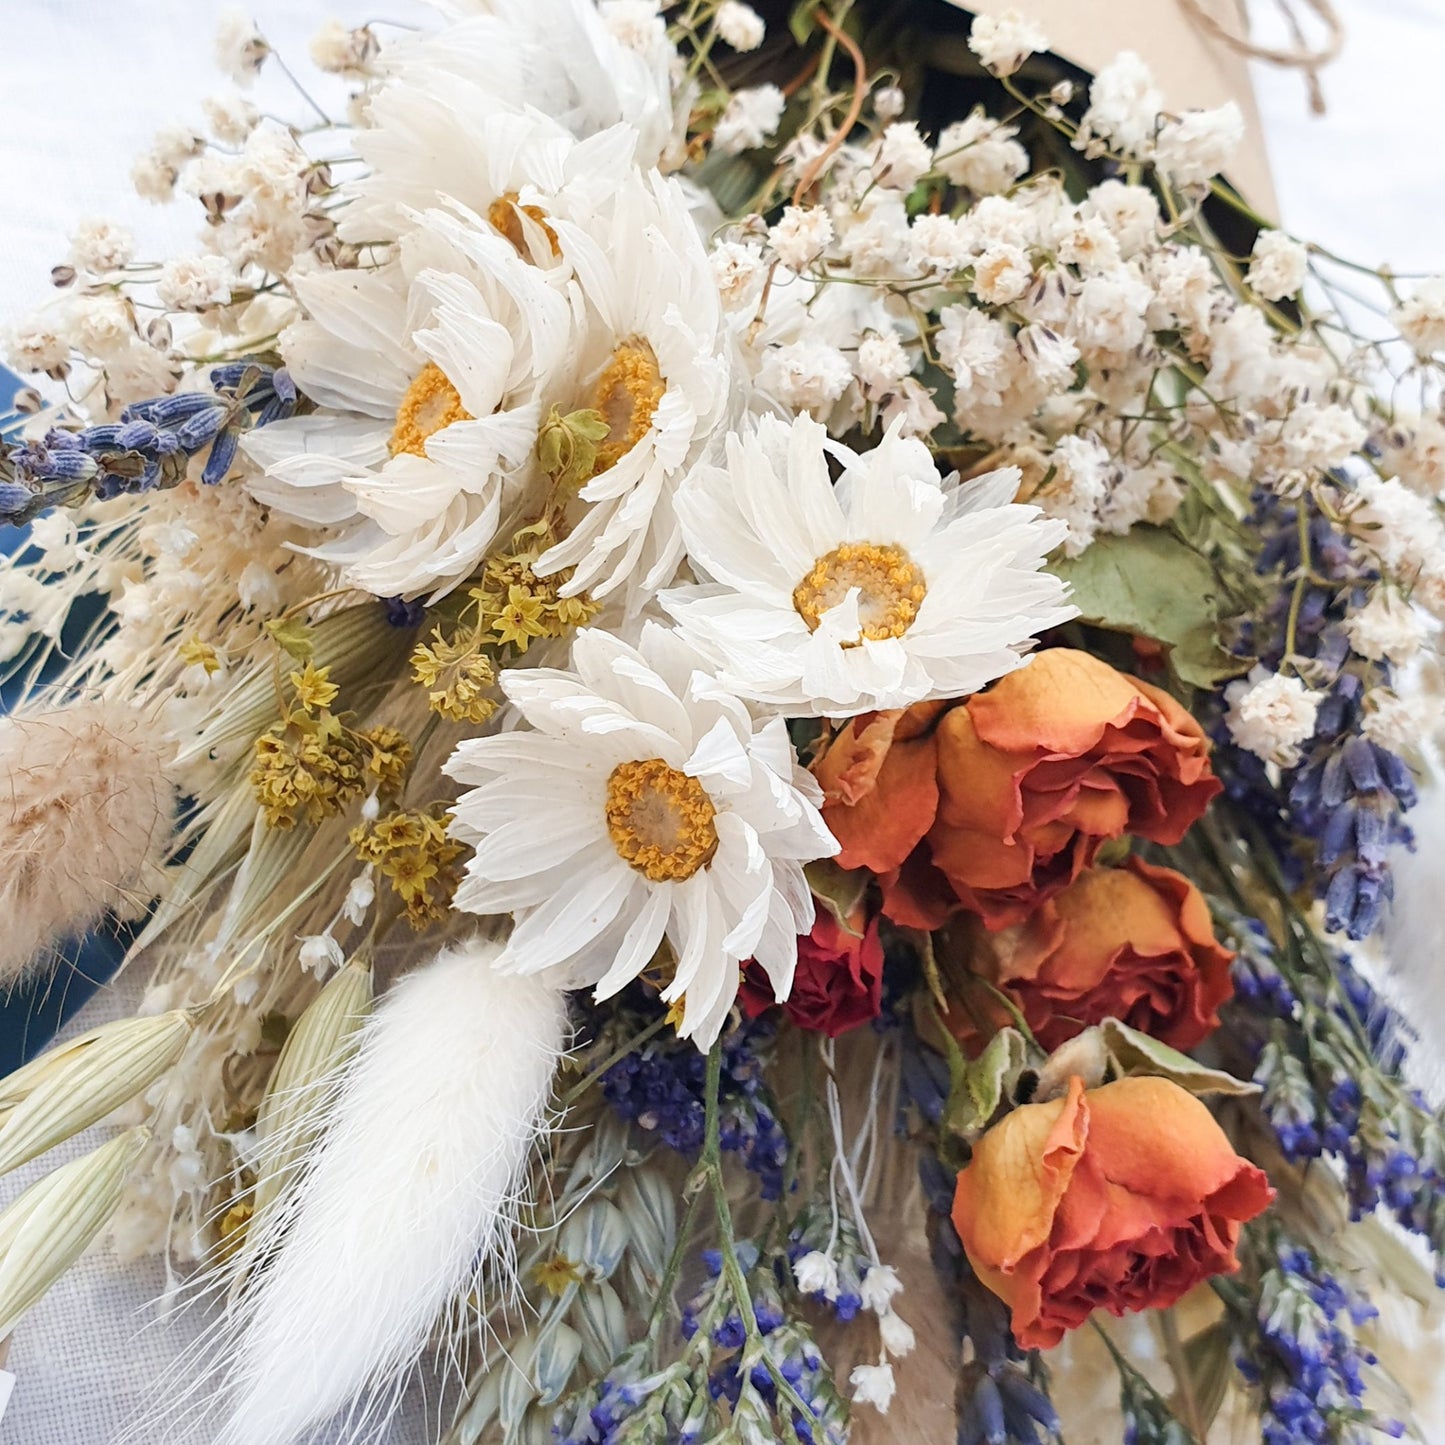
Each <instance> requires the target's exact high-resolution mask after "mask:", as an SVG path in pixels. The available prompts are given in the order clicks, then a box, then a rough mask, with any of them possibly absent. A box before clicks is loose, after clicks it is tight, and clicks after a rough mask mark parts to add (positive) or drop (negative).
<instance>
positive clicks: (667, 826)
mask: <svg viewBox="0 0 1445 1445" xmlns="http://www.w3.org/2000/svg"><path fill="white" fill-rule="evenodd" d="M716 816H717V809H716V808H714V807H713V803H712V799H711V798H709V797H708V795H707V793H706V791H705V790H704V788H703V786H702V784H701V783H699V782H698V780H697V779H696V778H690V777H688V775H687V774H686V773H680V772H678V770H677V769H676V768H670V767H668V765H667V764H666V763H665V762H663V761H662V759H661V758H647V759H646V760H644V761H642V762H636V763H618V765H617V766H616V767H615V768H613V770H612V772H611V773H610V774H609V776H608V779H607V832H608V834H609V836H610V837H611V839H612V846H613V847H614V848H616V849H617V853H618V856H619V857H620V858H621V859H622V861H623V862H624V863H626V864H628V865H629V866H630V867H633V868H636V869H637V871H638V872H639V873H641V874H642V876H643V877H644V878H647V879H650V880H651V881H652V882H653V883H668V882H678V883H680V882H681V881H682V880H683V879H685V878H691V877H692V875H693V874H694V873H696V872H697V870H698V869H699V868H701V867H703V866H705V865H706V864H707V863H708V862H709V861H710V860H711V858H712V855H713V854H714V853H716V852H717V828H716V826H715V825H714V823H713V819H714V818H715V817H716Z"/></svg>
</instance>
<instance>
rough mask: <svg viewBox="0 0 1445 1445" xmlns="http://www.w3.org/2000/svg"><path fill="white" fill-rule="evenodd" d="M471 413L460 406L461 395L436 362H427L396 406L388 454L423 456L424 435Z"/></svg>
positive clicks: (447, 425) (425, 436)
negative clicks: (394, 422) (403, 453)
mask: <svg viewBox="0 0 1445 1445" xmlns="http://www.w3.org/2000/svg"><path fill="white" fill-rule="evenodd" d="M471 420H472V414H471V412H469V411H468V410H467V409H466V407H464V406H463V405H462V398H461V395H460V394H459V393H458V391H457V389H456V387H454V386H453V385H452V384H451V382H450V381H448V380H447V376H446V373H445V372H444V371H443V370H442V369H441V367H439V366H438V365H437V364H436V362H434V361H429V362H427V364H426V365H425V366H424V367H422V369H421V370H420V371H419V372H418V373H417V377H416V380H415V381H413V382H412V384H411V385H410V386H409V387H407V389H406V395H405V396H404V397H402V399H401V405H400V406H399V407H397V409H396V425H395V426H394V427H392V429H391V443H390V446H391V454H392V456H398V455H400V453H402V452H409V453H410V454H411V455H412V456H414V457H424V456H425V455H426V444H427V438H428V437H434V436H435V435H436V434H437V433H438V432H439V431H441V430H442V429H443V428H445V427H449V426H451V425H452V423H453V422H458V421H471Z"/></svg>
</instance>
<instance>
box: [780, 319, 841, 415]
mask: <svg viewBox="0 0 1445 1445" xmlns="http://www.w3.org/2000/svg"><path fill="white" fill-rule="evenodd" d="M852 381H853V368H852V367H851V366H850V365H849V363H848V358H847V357H846V356H845V355H844V354H843V353H842V352H841V351H840V350H839V349H838V348H837V347H836V346H830V345H829V344H828V343H827V342H826V341H823V340H821V339H820V338H817V337H809V336H804V337H802V338H801V339H799V340H797V341H789V342H785V343H784V344H783V345H781V346H775V347H773V348H771V349H770V350H769V351H768V354H767V355H766V356H765V357H764V358H763V364H762V366H761V367H759V368H758V376H757V386H758V390H759V391H760V392H762V394H763V395H764V396H767V397H770V398H771V399H773V400H774V401H777V402H779V403H781V405H782V406H784V407H786V408H787V409H788V410H789V411H806V412H810V413H814V414H822V415H826V414H827V412H828V411H829V409H830V408H831V407H832V406H833V404H834V403H835V402H837V401H838V399H839V398H840V397H841V396H842V395H843V393H844V392H845V391H847V390H848V387H849V386H850V385H851V384H852Z"/></svg>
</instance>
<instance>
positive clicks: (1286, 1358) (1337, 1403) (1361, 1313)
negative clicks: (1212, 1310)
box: [1216, 1225, 1405, 1445]
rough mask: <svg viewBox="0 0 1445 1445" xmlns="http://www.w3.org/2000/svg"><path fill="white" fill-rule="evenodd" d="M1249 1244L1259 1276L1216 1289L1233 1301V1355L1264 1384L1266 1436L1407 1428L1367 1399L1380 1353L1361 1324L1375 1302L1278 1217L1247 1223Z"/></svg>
mask: <svg viewBox="0 0 1445 1445" xmlns="http://www.w3.org/2000/svg"><path fill="white" fill-rule="evenodd" d="M1243 1252H1244V1255H1245V1264H1246V1270H1247V1271H1249V1272H1250V1273H1252V1274H1253V1276H1254V1279H1255V1283H1254V1285H1253V1286H1252V1287H1251V1286H1249V1285H1245V1284H1241V1283H1240V1282H1239V1281H1237V1280H1219V1281H1217V1282H1216V1289H1217V1291H1218V1293H1219V1294H1220V1297H1221V1298H1222V1299H1223V1300H1224V1301H1225V1304H1226V1305H1227V1306H1228V1315H1227V1320H1228V1322H1229V1327H1230V1329H1231V1331H1232V1333H1233V1334H1234V1337H1235V1341H1236V1344H1237V1347H1238V1354H1237V1357H1236V1360H1235V1363H1236V1365H1237V1367H1238V1369H1239V1372H1240V1374H1241V1375H1243V1376H1244V1378H1245V1380H1246V1381H1247V1382H1248V1383H1249V1384H1250V1385H1252V1386H1254V1387H1255V1388H1256V1389H1257V1391H1258V1392H1259V1397H1260V1406H1261V1439H1262V1441H1263V1445H1295V1442H1299V1441H1320V1442H1328V1445H1368V1442H1369V1441H1370V1440H1371V1439H1373V1438H1376V1437H1378V1436H1381V1435H1383V1436H1387V1437H1389V1438H1391V1439H1398V1438H1399V1437H1400V1436H1402V1435H1403V1434H1404V1433H1405V1427H1404V1425H1403V1424H1402V1423H1401V1422H1400V1421H1398V1420H1391V1419H1387V1418H1383V1417H1381V1416H1379V1415H1377V1414H1376V1413H1375V1411H1374V1410H1372V1409H1371V1408H1370V1407H1369V1406H1368V1405H1367V1404H1366V1403H1365V1393H1366V1386H1367V1372H1368V1370H1369V1368H1370V1367H1371V1366H1373V1365H1374V1364H1375V1357H1374V1355H1373V1354H1371V1353H1370V1351H1369V1350H1368V1349H1366V1348H1365V1347H1364V1346H1363V1345H1361V1343H1360V1342H1359V1340H1358V1339H1357V1337H1356V1334H1355V1331H1356V1330H1357V1329H1358V1328H1359V1327H1360V1326H1361V1325H1363V1324H1365V1323H1366V1322H1367V1321H1368V1320H1370V1319H1373V1318H1374V1316H1375V1314H1376V1310H1375V1308H1374V1306H1373V1305H1371V1304H1370V1302H1369V1301H1368V1300H1367V1299H1365V1298H1364V1296H1363V1295H1361V1294H1360V1293H1359V1292H1358V1291H1356V1290H1353V1289H1350V1288H1349V1287H1348V1286H1346V1285H1345V1284H1344V1283H1343V1282H1342V1281H1341V1280H1340V1279H1339V1278H1337V1277H1336V1276H1335V1275H1334V1274H1333V1273H1331V1272H1330V1270H1329V1269H1328V1268H1327V1266H1326V1265H1325V1263H1324V1262H1323V1261H1322V1260H1321V1259H1320V1257H1319V1256H1318V1255H1317V1254H1316V1253H1315V1252H1314V1251H1313V1250H1311V1249H1309V1248H1307V1247H1306V1246H1305V1245H1303V1244H1301V1243H1300V1242H1299V1241H1298V1240H1295V1239H1293V1238H1291V1236H1290V1235H1289V1234H1288V1233H1287V1232H1286V1231H1285V1230H1284V1229H1283V1228H1282V1227H1281V1226H1279V1225H1271V1226H1269V1227H1267V1228H1265V1229H1256V1230H1250V1231H1246V1235H1245V1240H1244V1251H1243Z"/></svg>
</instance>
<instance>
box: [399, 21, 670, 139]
mask: <svg viewBox="0 0 1445 1445" xmlns="http://www.w3.org/2000/svg"><path fill="white" fill-rule="evenodd" d="M444 8H445V9H447V10H449V11H450V12H451V13H452V15H453V16H455V17H457V23H455V24H451V25H448V26H446V27H444V28H443V29H441V30H440V31H434V32H431V33H428V34H425V35H422V36H420V37H418V38H417V39H415V40H411V41H402V42H398V43H396V44H394V45H391V46H389V47H387V49H386V50H384V51H383V56H384V58H385V60H386V61H387V62H388V67H389V68H390V70H391V71H392V73H393V74H394V75H395V76H396V77H397V79H398V80H400V81H403V82H407V81H410V82H412V83H414V84H416V85H418V86H421V87H426V86H430V85H434V84H439V83H441V82H442V81H443V80H444V78H445V77H446V76H448V75H452V76H459V77H462V78H464V79H465V80H467V81H468V82H469V83H470V84H471V85H472V86H474V87H475V88H476V89H477V90H479V91H481V92H483V93H484V94H486V95H488V96H491V97H494V98H495V99H496V100H497V101H498V102H500V103H501V104H503V105H506V106H509V107H512V108H515V109H520V108H522V107H524V106H531V107H533V108H534V109H536V110H539V111H541V112H542V113H543V114H544V115H548V116H551V117H552V119H553V120H555V121H557V122H559V123H560V124H561V125H562V126H564V127H565V128H566V129H567V130H568V131H569V132H571V134H572V135H574V136H576V137H578V138H579V139H582V138H585V137H587V136H590V135H595V134H596V133H597V132H598V131H601V130H606V129H607V127H608V126H612V125H617V124H619V123H620V124H624V125H626V126H627V127H628V128H629V129H631V130H632V131H634V132H635V133H636V136H637V154H638V159H639V161H640V162H641V163H642V164H643V165H653V164H655V163H657V162H658V161H659V160H660V159H662V158H663V156H664V154H665V153H668V152H670V151H673V150H676V149H679V148H680V147H679V146H678V141H679V139H680V131H681V130H682V129H683V127H682V126H680V125H679V121H683V122H685V120H686V107H685V106H683V107H679V108H678V109H679V110H680V111H681V114H675V109H674V105H673V95H672V71H673V67H674V66H675V64H676V62H677V52H676V50H675V49H674V47H673V46H672V45H671V44H670V43H669V42H668V40H667V35H666V29H665V27H664V26H661V25H658V26H654V27H652V28H651V29H650V30H649V31H648V32H646V33H645V34H641V35H632V36H619V35H618V34H616V33H614V30H613V29H612V28H611V27H609V26H608V24H607V23H606V18H605V16H604V15H603V14H602V13H600V12H599V8H598V6H597V4H596V3H595V0H446V3H445V5H444ZM629 39H631V40H632V41H633V42H634V43H632V44H629V43H627V42H628V40H629Z"/></svg>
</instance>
